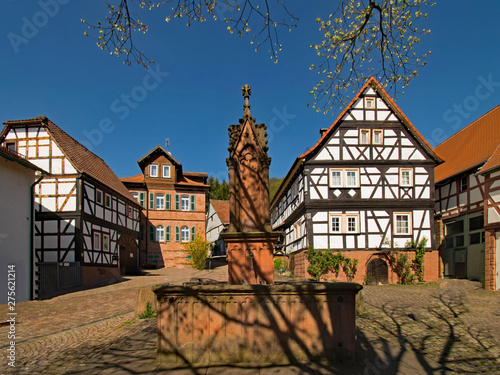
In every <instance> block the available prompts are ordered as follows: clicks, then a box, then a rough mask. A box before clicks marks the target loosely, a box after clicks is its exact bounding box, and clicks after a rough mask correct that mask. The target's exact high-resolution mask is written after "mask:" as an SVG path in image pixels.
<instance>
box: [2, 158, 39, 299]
mask: <svg viewBox="0 0 500 375" xmlns="http://www.w3.org/2000/svg"><path fill="white" fill-rule="evenodd" d="M0 180H1V181H2V182H1V183H0V212H1V213H2V214H1V215H0V265H1V266H2V271H1V275H2V277H0V290H1V291H2V293H0V304H6V303H7V290H8V289H7V285H8V284H7V283H8V281H7V266H8V265H15V271H16V302H22V301H27V300H29V299H30V295H29V290H30V285H29V284H30V275H29V270H30V236H29V233H30V226H31V211H30V210H31V205H30V187H31V184H33V183H34V182H35V172H34V171H33V170H31V169H28V168H26V167H23V166H21V165H20V164H18V163H16V162H13V161H10V160H7V159H4V158H3V157H1V156H0ZM8 213H11V214H8Z"/></svg>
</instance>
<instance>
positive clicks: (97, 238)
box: [92, 232, 102, 251]
mask: <svg viewBox="0 0 500 375" xmlns="http://www.w3.org/2000/svg"><path fill="white" fill-rule="evenodd" d="M92 248H93V249H94V250H97V251H101V248H102V247H101V232H94V233H93V234H92Z"/></svg>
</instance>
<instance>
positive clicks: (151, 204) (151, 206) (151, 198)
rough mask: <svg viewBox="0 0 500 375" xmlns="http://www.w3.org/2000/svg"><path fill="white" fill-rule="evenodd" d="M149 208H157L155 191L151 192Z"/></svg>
mask: <svg viewBox="0 0 500 375" xmlns="http://www.w3.org/2000/svg"><path fill="white" fill-rule="evenodd" d="M149 209H150V210H154V209H155V195H154V193H149Z"/></svg>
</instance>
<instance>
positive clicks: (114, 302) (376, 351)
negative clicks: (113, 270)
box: [0, 266, 500, 375]
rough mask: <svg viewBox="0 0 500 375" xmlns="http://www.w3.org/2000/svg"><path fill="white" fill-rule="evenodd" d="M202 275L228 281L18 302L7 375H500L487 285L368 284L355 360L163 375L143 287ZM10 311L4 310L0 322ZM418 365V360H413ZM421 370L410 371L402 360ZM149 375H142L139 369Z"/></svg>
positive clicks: (497, 324)
mask: <svg viewBox="0 0 500 375" xmlns="http://www.w3.org/2000/svg"><path fill="white" fill-rule="evenodd" d="M193 277H205V278H211V279H216V280H221V281H225V280H227V266H226V267H219V268H216V269H215V270H213V271H195V270H180V269H163V270H155V271H153V272H152V273H150V275H148V276H136V277H126V278H125V279H124V281H123V282H120V283H117V284H113V285H109V286H105V287H101V288H96V289H90V290H85V291H79V292H74V293H70V294H67V295H63V296H59V297H56V298H53V299H50V300H46V301H30V302H24V303H19V304H18V305H17V306H16V307H17V312H18V317H17V319H18V321H17V324H16V368H15V369H11V368H8V367H7V364H6V362H7V361H6V356H5V353H6V350H7V348H8V345H7V342H8V340H7V331H8V327H7V326H5V325H4V326H1V327H0V338H1V339H0V348H1V350H2V358H1V366H2V370H1V371H0V372H1V373H19V374H65V373H72V374H97V373H99V374H132V373H143V374H148V373H153V372H155V373H168V374H171V373H175V374H198V373H202V374H218V375H222V374H240V373H242V374H255V373H260V374H327V373H328V374H330V373H340V372H342V373H347V374H358V373H359V374H384V375H385V374H419V373H422V374H462V373H471V374H477V373H499V374H500V362H499V354H500V350H499V343H500V294H498V292H486V291H484V290H483V289H481V288H480V285H479V284H478V283H474V282H471V281H466V280H443V281H441V282H439V283H431V284H425V285H412V286H401V285H384V286H365V288H364V290H363V292H362V293H363V300H364V306H365V312H364V313H363V314H361V315H359V316H358V317H357V321H356V323H357V328H358V342H357V349H356V356H357V360H356V363H354V364H351V365H349V366H348V367H347V368H346V367H345V366H346V365H342V366H340V367H338V368H331V367H330V368H327V367H324V366H323V367H322V366H321V365H311V366H300V365H299V366H288V367H285V368H270V369H240V368H212V369H205V370H203V371H201V372H200V371H198V370H192V369H188V370H181V371H175V372H172V371H169V372H162V371H161V369H160V368H158V365H156V364H155V362H154V357H155V350H156V335H155V320H154V319H149V320H140V319H138V318H137V317H135V316H134V313H133V310H134V308H135V301H136V295H137V291H138V289H139V288H140V287H144V286H149V285H154V284H160V283H167V282H170V283H181V282H184V281H188V280H190V279H191V278H193ZM6 313H7V306H6V305H0V314H1V315H0V317H1V318H0V322H1V321H4V320H5V319H4V317H6V316H7V315H6ZM406 358H410V360H409V361H405V359H406ZM405 362H407V363H410V365H411V364H412V363H415V364H416V365H418V366H417V367H411V366H410V367H408V366H406V367H404V366H402V363H405ZM138 369H140V370H138Z"/></svg>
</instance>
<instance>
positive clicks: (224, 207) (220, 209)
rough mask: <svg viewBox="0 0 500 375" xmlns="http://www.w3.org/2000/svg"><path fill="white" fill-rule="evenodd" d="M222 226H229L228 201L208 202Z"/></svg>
mask: <svg viewBox="0 0 500 375" xmlns="http://www.w3.org/2000/svg"><path fill="white" fill-rule="evenodd" d="M210 203H212V206H214V209H215V212H217V215H219V219H220V221H222V223H223V224H229V201H219V200H213V199H211V200H210Z"/></svg>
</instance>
